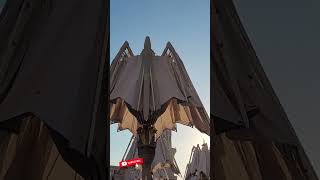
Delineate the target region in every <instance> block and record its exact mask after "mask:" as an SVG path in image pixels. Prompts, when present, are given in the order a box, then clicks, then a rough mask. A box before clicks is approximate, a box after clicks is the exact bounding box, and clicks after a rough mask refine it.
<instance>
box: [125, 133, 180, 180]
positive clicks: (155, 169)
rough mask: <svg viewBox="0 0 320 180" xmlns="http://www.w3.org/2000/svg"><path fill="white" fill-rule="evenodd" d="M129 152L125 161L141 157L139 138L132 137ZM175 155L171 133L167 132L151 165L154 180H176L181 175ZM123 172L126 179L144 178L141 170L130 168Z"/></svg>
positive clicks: (158, 144) (161, 137)
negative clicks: (162, 179) (163, 179)
mask: <svg viewBox="0 0 320 180" xmlns="http://www.w3.org/2000/svg"><path fill="white" fill-rule="evenodd" d="M128 149H129V150H128ZM127 150H128V151H127V153H125V155H124V160H129V159H134V158H138V157H139V156H138V139H137V137H134V136H132V139H131V141H130V143H129V144H128V147H127ZM175 153H176V149H175V148H172V144H171V131H170V130H165V131H164V132H163V134H162V135H161V136H160V137H159V139H158V141H157V147H156V153H155V157H154V159H153V162H152V165H151V169H152V174H153V179H161V177H162V178H168V179H170V180H175V179H177V176H175V175H181V174H180V170H179V167H178V165H177V163H176V161H175V158H174V155H175ZM123 171H124V179H134V178H142V177H141V171H140V169H136V168H128V169H125V170H123Z"/></svg>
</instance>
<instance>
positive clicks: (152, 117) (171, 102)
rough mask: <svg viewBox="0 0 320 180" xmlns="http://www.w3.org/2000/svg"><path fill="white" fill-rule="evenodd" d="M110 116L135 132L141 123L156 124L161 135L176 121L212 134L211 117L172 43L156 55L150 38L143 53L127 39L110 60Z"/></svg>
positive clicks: (122, 127)
mask: <svg viewBox="0 0 320 180" xmlns="http://www.w3.org/2000/svg"><path fill="white" fill-rule="evenodd" d="M110 74H111V79H110V102H111V105H110V108H111V110H110V112H111V113H110V120H111V122H112V123H119V130H124V129H129V130H130V131H131V132H132V133H133V134H136V130H137V128H138V127H140V126H141V124H144V123H146V122H148V123H151V124H153V126H154V127H155V129H156V130H157V133H156V137H157V138H158V137H160V135H161V133H162V132H163V131H164V130H165V129H171V130H174V129H175V128H176V123H180V124H183V125H188V126H195V127H196V128H197V129H199V130H200V131H201V132H203V133H206V134H208V135H209V134H210V127H209V117H208V115H207V113H206V112H205V109H204V107H203V105H202V103H201V101H200V98H199V96H198V94H197V92H196V90H195V88H194V87H193V84H192V82H191V80H190V78H189V76H188V74H187V72H186V69H185V68H184V65H183V63H182V61H181V59H180V58H179V56H178V55H177V53H176V52H175V50H174V48H173V47H172V45H171V44H170V43H168V44H167V46H166V48H165V50H164V52H163V54H162V55H161V56H156V55H155V54H154V52H153V51H152V50H151V43H150V40H149V39H148V38H147V39H146V42H145V48H144V50H143V51H142V53H141V55H137V56H134V55H133V53H132V51H131V50H130V47H129V45H128V43H127V42H126V43H124V45H123V46H122V48H121V49H120V51H119V53H118V55H117V56H116V58H115V59H114V60H113V62H112V64H111V70H110Z"/></svg>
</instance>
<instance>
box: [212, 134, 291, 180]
mask: <svg viewBox="0 0 320 180" xmlns="http://www.w3.org/2000/svg"><path fill="white" fill-rule="evenodd" d="M214 142H215V148H214V149H213V153H214V157H219V158H214V159H213V162H212V163H213V167H215V168H214V169H213V171H214V173H213V174H214V177H215V178H216V179H221V180H233V179H239V180H263V179H265V178H272V179H283V180H293V179H292V175H291V173H290V171H289V168H288V165H287V164H286V162H285V160H284V158H283V156H282V154H281V153H280V152H279V150H278V149H277V147H276V146H275V145H274V144H273V143H268V144H265V143H264V144H263V145H262V146H260V145H254V144H253V142H250V141H234V140H230V139H229V138H227V137H226V136H225V134H221V135H219V136H216V137H215V140H214ZM265 158H268V160H266V159H265Z"/></svg>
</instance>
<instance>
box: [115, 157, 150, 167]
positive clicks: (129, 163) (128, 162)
mask: <svg viewBox="0 0 320 180" xmlns="http://www.w3.org/2000/svg"><path fill="white" fill-rule="evenodd" d="M143 163H144V161H143V158H135V159H129V160H126V161H121V162H120V163H119V165H120V167H121V168H123V167H130V166H135V165H137V164H143Z"/></svg>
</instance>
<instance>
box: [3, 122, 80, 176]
mask: <svg viewBox="0 0 320 180" xmlns="http://www.w3.org/2000/svg"><path fill="white" fill-rule="evenodd" d="M2 133H3V134H4V135H3V136H2V140H1V146H0V153H1V154H0V155H1V157H0V179H1V180H13V179H17V180H18V179H32V180H57V179H74V180H84V178H83V177H82V176H81V175H79V174H78V173H77V172H76V171H75V170H74V169H73V168H71V166H70V165H69V164H68V163H67V162H65V161H64V160H63V158H62V156H61V154H60V153H59V151H58V149H57V147H56V145H55V143H54V142H53V140H52V138H51V136H50V133H49V130H48V128H47V127H46V125H45V124H44V123H43V122H42V121H40V120H39V119H36V118H28V119H26V120H24V121H23V123H22V125H21V129H20V132H19V133H18V134H15V133H9V132H6V134H5V131H2Z"/></svg>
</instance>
